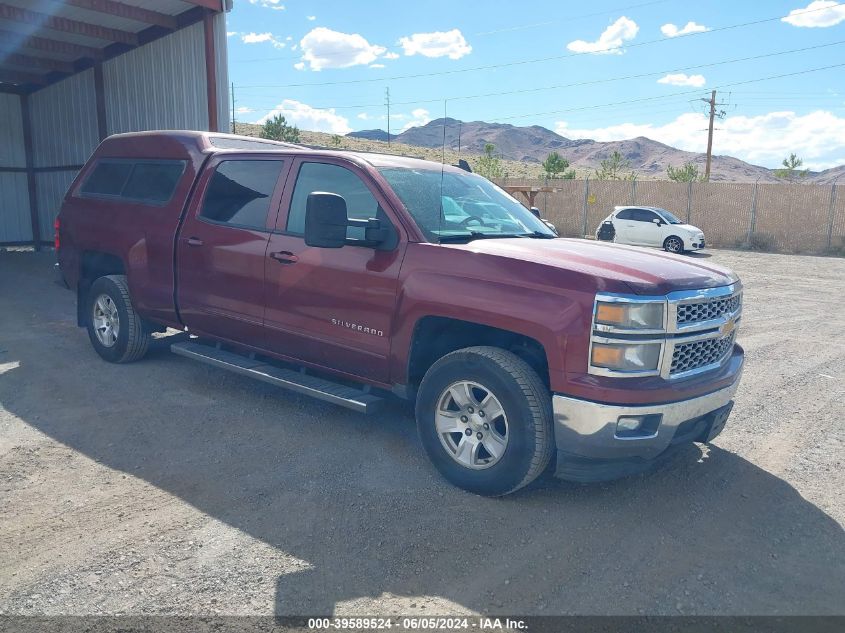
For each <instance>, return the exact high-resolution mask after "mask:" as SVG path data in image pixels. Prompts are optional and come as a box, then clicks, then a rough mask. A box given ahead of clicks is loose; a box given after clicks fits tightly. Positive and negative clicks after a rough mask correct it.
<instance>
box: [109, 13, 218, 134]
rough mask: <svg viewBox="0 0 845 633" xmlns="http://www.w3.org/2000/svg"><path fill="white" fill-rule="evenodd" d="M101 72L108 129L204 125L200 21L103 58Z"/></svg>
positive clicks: (204, 127)
mask: <svg viewBox="0 0 845 633" xmlns="http://www.w3.org/2000/svg"><path fill="white" fill-rule="evenodd" d="M224 37H225V33H224ZM103 77H104V83H105V93H106V94H105V96H106V120H107V121H108V133H109V134H116V133H118V132H134V131H139V130H156V129H158V130H168V129H169V130H178V129H188V130H207V129H208V103H207V97H206V90H205V87H206V81H205V49H204V39H203V26H202V23H197V24H194V25H192V26H189V27H187V28H184V29H182V30H181V31H177V32H176V33H173V34H172V35H168V36H166V37H163V38H161V39H159V40H156V41H154V42H151V43H149V44H147V45H146V46H142V47H141V48H138V49H135V50H133V51H129V52H128V53H126V54H125V55H121V56H120V57H117V58H115V59H112V60H109V61H107V62H105V63H104V64H103ZM227 94H228V92H224V93H221V96H223V97H225V95H227Z"/></svg>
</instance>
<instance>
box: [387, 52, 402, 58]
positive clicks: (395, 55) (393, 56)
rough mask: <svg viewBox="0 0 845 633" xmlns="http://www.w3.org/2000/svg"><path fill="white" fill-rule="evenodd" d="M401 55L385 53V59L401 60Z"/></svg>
mask: <svg viewBox="0 0 845 633" xmlns="http://www.w3.org/2000/svg"><path fill="white" fill-rule="evenodd" d="M400 57H401V55H399V53H385V54H384V59H399V58H400Z"/></svg>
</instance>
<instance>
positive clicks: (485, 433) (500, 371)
mask: <svg viewBox="0 0 845 633" xmlns="http://www.w3.org/2000/svg"><path fill="white" fill-rule="evenodd" d="M416 417H417V429H418V431H419V434H420V439H421V441H422V444H423V447H424V448H425V451H426V453H427V454H428V457H429V458H430V459H431V461H432V463H433V464H434V466H435V467H436V468H437V470H438V471H440V473H441V474H442V475H443V477H445V478H446V479H447V480H448V481H449V482H451V483H452V484H454V485H455V486H458V487H459V488H463V489H464V490H467V491H469V492H473V493H476V494H480V495H485V496H501V495H506V494H509V493H511V492H514V491H516V490H518V489H520V488H522V487H523V486H526V485H528V484H529V483H531V482H532V481H533V480H534V479H535V478H536V477H537V476H538V475H539V474H540V473H542V472H543V470H544V469H545V468H546V466H547V465H548V464H549V461H550V460H551V457H552V453H553V450H554V440H553V435H552V433H553V430H552V401H551V394H550V393H549V390H548V388H547V387H546V385H545V384H544V383H543V381H542V380H541V379H540V377H539V376H538V375H537V372H535V371H534V370H533V369H532V368H531V367H530V366H529V365H528V364H527V363H526V362H525V361H524V360H522V359H521V358H519V357H518V356H516V355H515V354H513V353H511V352H508V351H506V350H503V349H500V348H496V347H468V348H466V349H462V350H458V351H455V352H452V353H450V354H447V355H446V356H444V357H443V358H441V359H440V360H438V361H437V362H436V363H434V365H432V366H431V368H430V369H429V370H428V372H426V374H425V377H424V378H423V381H422V384H421V385H420V390H419V394H418V396H417V406H416Z"/></svg>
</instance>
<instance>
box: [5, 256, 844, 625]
mask: <svg viewBox="0 0 845 633" xmlns="http://www.w3.org/2000/svg"><path fill="white" fill-rule="evenodd" d="M705 256H706V255H705ZM712 258H713V261H716V262H718V263H721V264H725V265H727V266H730V267H732V268H734V269H735V270H736V271H737V272H738V273H739V274H740V276H741V277H742V278H743V281H744V283H745V285H746V295H745V297H746V299H745V302H746V303H745V305H746V307H745V312H744V319H743V324H742V326H741V330H740V342H741V343H742V344H743V345H744V346H745V347H746V350H747V352H748V358H747V365H746V369H745V374H744V377H743V382H742V385H741V387H740V390H739V393H738V396H737V403H736V407H735V408H734V413H733V416H732V417H731V419H730V421H729V423H728V427H727V428H726V430H725V431H724V433H723V434H722V435H721V436H720V437H719V438H718V439H717V440H716V442H715V444H714V445H712V446H710V447H707V448H705V447H698V446H691V447H690V449H689V450H687V451H686V452H684V453H683V454H682V455H680V456H679V457H678V459H676V460H674V461H673V462H672V463H671V464H669V465H667V466H665V467H664V468H662V469H661V470H660V471H658V472H656V473H652V474H649V475H644V476H637V477H632V478H628V479H625V480H621V481H618V482H613V483H610V484H601V485H589V486H585V485H573V484H566V483H560V482H556V481H553V480H551V481H549V480H546V481H543V482H541V483H540V484H539V485H537V486H535V487H533V488H532V489H529V490H526V491H523V492H521V493H518V494H516V495H513V496H511V497H508V498H505V499H499V500H493V499H484V498H479V497H475V496H472V495H469V494H466V493H463V492H461V491H459V490H456V489H454V488H452V487H450V486H449V485H448V484H446V483H445V482H444V481H442V480H441V479H440V478H439V477H438V475H437V474H436V473H435V472H434V470H433V468H432V467H431V466H430V465H429V464H428V462H427V460H426V459H425V457H424V456H423V454H422V450H421V447H420V444H419V441H418V440H417V437H416V432H415V429H414V424H413V420H412V418H411V416H410V415H409V414H408V412H407V409H406V408H405V407H403V406H402V405H401V404H399V403H397V404H395V405H391V406H390V407H388V409H387V411H386V412H385V413H383V414H381V415H379V416H375V417H365V416H361V415H358V414H355V413H352V412H348V411H346V410H344V409H340V408H336V407H333V406H331V405H327V404H323V403H320V402H317V401H313V400H310V399H307V398H304V397H299V396H296V395H292V394H290V393H287V392H285V391H282V390H279V389H276V388H273V387H271V386H268V385H264V384H261V383H256V382H252V381H250V380H248V379H246V378H242V377H239V376H236V375H231V374H228V373H226V372H224V371H222V370H217V369H214V368H210V367H207V366H203V365H201V364H197V363H194V362H191V361H189V360H187V359H182V358H180V357H177V356H174V355H172V354H170V353H169V352H168V351H167V343H166V341H159V342H158V344H157V345H156V346H155V347H154V349H153V351H152V352H151V354H150V356H149V357H148V358H147V359H146V360H144V361H142V362H140V363H136V364H132V365H122V366H117V365H109V364H106V363H105V362H103V361H101V360H100V359H99V357H98V356H96V354H95V353H94V351H93V349H92V348H91V346H90V344H89V342H88V340H87V337H86V335H85V332H84V331H83V330H80V329H77V328H76V327H75V323H74V319H75V308H74V296H73V295H72V293H70V292H68V291H66V290H64V289H62V288H61V287H59V286H58V285H56V284H55V283H54V277H53V275H52V270H51V265H52V256H51V255H50V254H43V255H34V254H31V253H23V252H3V253H0V405H2V406H0V507H2V513H0V614H3V613H5V614H101V613H108V614H133V615H141V614H180V615H188V614H217V613H220V614H254V615H274V614H275V615H290V614H329V613H335V614H342V615H350V614H370V615H372V614H405V615H434V614H458V613H467V614H470V613H502V614H508V613H511V614H513V613H518V614H524V615H530V614H535V615H542V614H572V613H575V614H598V613H604V614H608V613H609V614H643V613H644V614H679V613H681V614H716V613H731V614H834V613H835V614H843V613H845V538H843V536H845V535H844V534H843V529H842V526H843V520H845V495H843V494H842V490H843V489H845V474H843V473H845V471H843V458H842V455H843V449H845V446H843V439H844V438H845V432H843V419H845V336H843V334H842V333H843V331H845V313H843V311H842V308H841V305H842V303H841V301H842V293H843V290H845V260H843V259H826V258H815V257H802V256H790V255H766V254H755V253H745V252H731V251H713V252H712Z"/></svg>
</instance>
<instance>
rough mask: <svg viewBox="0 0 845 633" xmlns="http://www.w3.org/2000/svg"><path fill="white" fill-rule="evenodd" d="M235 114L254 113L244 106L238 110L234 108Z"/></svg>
mask: <svg viewBox="0 0 845 633" xmlns="http://www.w3.org/2000/svg"><path fill="white" fill-rule="evenodd" d="M235 112H236V113H238V114H249V113H250V112H255V110H253V109H252V108H248V107H246V106H241V107H239V108H235Z"/></svg>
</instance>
